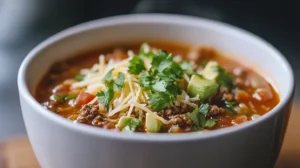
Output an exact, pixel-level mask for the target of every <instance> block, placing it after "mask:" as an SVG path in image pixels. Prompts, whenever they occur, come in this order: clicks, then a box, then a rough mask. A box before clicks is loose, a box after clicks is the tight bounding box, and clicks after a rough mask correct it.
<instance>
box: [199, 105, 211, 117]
mask: <svg viewBox="0 0 300 168" xmlns="http://www.w3.org/2000/svg"><path fill="white" fill-rule="evenodd" d="M209 109H210V105H209V104H201V105H200V106H199V113H200V114H201V115H203V116H204V117H206V116H207V113H208V111H209Z"/></svg>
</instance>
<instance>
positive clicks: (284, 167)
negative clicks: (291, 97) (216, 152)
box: [0, 103, 300, 168]
mask: <svg viewBox="0 0 300 168" xmlns="http://www.w3.org/2000/svg"><path fill="white" fill-rule="evenodd" d="M299 108H300V103H298V104H297V105H295V106H294V107H293V110H292V114H291V117H290V122H289V126H288V130H287V133H286V137H285V141H284V144H283V147H282V150H281V153H280V156H279V158H278V160H277V164H276V166H275V168H300V112H299V110H298V109H299ZM39 167H40V166H39V164H38V163H37V160H36V158H35V156H34V153H33V151H32V148H31V146H30V143H29V141H28V139H27V138H26V137H24V138H19V139H14V140H11V141H7V142H4V143H2V144H0V168H39Z"/></svg>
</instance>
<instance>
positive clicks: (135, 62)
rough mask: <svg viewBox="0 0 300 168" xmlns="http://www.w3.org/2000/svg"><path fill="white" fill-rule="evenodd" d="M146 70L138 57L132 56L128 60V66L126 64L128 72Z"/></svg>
mask: <svg viewBox="0 0 300 168" xmlns="http://www.w3.org/2000/svg"><path fill="white" fill-rule="evenodd" d="M144 70H146V68H145V64H144V61H143V60H142V59H141V58H140V57H138V56H134V57H133V58H132V59H131V60H130V61H129V66H128V72H129V73H131V74H135V75H138V74H139V73H141V72H142V71H144Z"/></svg>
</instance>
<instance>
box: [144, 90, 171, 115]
mask: <svg viewBox="0 0 300 168" xmlns="http://www.w3.org/2000/svg"><path fill="white" fill-rule="evenodd" d="M148 101H149V103H150V105H151V107H152V108H153V109H154V110H155V111H160V110H162V109H164V108H165V107H167V106H168V105H169V104H170V96H169V95H168V94H167V93H164V92H156V93H154V94H151V95H149V100H148Z"/></svg>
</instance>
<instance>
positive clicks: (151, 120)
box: [146, 113, 163, 132]
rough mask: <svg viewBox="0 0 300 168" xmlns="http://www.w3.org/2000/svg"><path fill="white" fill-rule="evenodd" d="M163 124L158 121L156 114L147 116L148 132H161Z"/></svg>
mask: <svg viewBox="0 0 300 168" xmlns="http://www.w3.org/2000/svg"><path fill="white" fill-rule="evenodd" d="M162 125H163V123H162V122H161V121H160V120H158V119H157V118H156V117H155V116H154V114H151V113H147V114H146V131H147V132H159V131H160V128H161V126H162Z"/></svg>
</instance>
